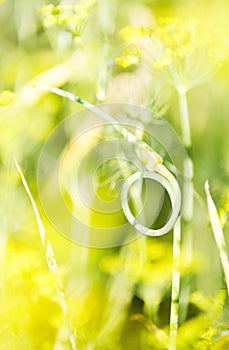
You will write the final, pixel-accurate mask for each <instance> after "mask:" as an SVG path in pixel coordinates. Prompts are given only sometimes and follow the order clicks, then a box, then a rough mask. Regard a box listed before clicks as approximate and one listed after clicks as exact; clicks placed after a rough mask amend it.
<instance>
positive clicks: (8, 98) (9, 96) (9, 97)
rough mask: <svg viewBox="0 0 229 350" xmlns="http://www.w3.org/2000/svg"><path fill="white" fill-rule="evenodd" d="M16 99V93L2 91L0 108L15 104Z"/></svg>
mask: <svg viewBox="0 0 229 350" xmlns="http://www.w3.org/2000/svg"><path fill="white" fill-rule="evenodd" d="M16 99H17V94H16V93H14V92H12V91H10V90H4V91H2V92H1V93H0V106H8V105H9V104H11V103H13V102H15V101H16Z"/></svg>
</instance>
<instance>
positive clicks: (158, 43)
mask: <svg viewBox="0 0 229 350" xmlns="http://www.w3.org/2000/svg"><path fill="white" fill-rule="evenodd" d="M120 34H121V36H122V38H123V39H124V40H125V42H126V44H127V48H126V49H125V50H124V52H123V55H122V56H121V58H118V59H117V62H118V63H119V64H120V65H121V66H122V67H128V66H129V65H131V64H136V63H138V62H140V60H141V62H142V64H143V65H145V66H147V67H148V68H149V70H150V71H151V72H153V74H154V75H158V77H159V78H160V79H164V80H166V82H167V83H169V84H170V85H173V86H175V87H176V88H179V87H180V86H182V87H184V88H185V89H186V90H188V89H190V88H192V87H193V86H196V85H199V84H200V83H202V82H203V81H205V80H206V79H207V78H208V77H209V76H210V75H211V74H212V73H213V72H214V71H215V69H216V68H217V66H219V64H221V63H222V62H223V61H225V60H226V59H228V57H229V39H228V38H229V36H228V35H227V31H225V30H215V29H214V32H213V31H211V30H210V29H209V28H205V27H204V25H203V23H202V22H201V21H198V20H197V19H190V20H185V21H184V20H183V19H181V18H176V17H166V18H161V19H159V21H158V25H157V27H156V28H142V27H131V26H128V27H126V28H124V29H122V30H121V32H120ZM134 49H135V50H134Z"/></svg>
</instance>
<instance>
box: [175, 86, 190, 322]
mask: <svg viewBox="0 0 229 350" xmlns="http://www.w3.org/2000/svg"><path fill="white" fill-rule="evenodd" d="M177 93H178V99H179V109H180V121H181V131H182V141H183V143H184V146H185V149H186V151H187V153H188V158H187V160H185V162H184V177H185V184H184V190H183V198H184V200H185V201H187V203H185V205H186V208H185V212H184V214H183V224H184V235H183V249H184V253H185V257H186V262H187V264H191V262H192V259H193V251H192V250H193V227H192V223H193V206H194V205H193V199H194V187H193V162H192V159H191V157H190V151H191V146H192V142H191V130H190V121H189V110H188V102H187V95H186V90H185V88H184V87H178V88H177ZM189 295H190V284H189V283H186V285H184V286H183V287H182V290H181V295H180V305H181V308H180V322H181V323H183V322H184V321H185V319H186V317H187V312H188V304H189Z"/></svg>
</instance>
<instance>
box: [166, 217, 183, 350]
mask: <svg viewBox="0 0 229 350" xmlns="http://www.w3.org/2000/svg"><path fill="white" fill-rule="evenodd" d="M180 253H181V223H180V217H179V218H178V219H177V222H176V224H175V226H174V228H173V272H172V296H171V311H170V337H169V350H176V344H177V331H178V323H179V322H178V321H179V295H180Z"/></svg>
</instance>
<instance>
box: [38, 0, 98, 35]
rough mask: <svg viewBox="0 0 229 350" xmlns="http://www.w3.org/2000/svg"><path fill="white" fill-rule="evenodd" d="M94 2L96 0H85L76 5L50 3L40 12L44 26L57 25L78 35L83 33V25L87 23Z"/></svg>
mask: <svg viewBox="0 0 229 350" xmlns="http://www.w3.org/2000/svg"><path fill="white" fill-rule="evenodd" d="M94 4H95V0H85V1H82V2H80V3H77V4H76V5H75V6H72V5H65V6H63V5H58V6H54V5H53V4H49V5H47V6H44V7H42V8H41V9H40V13H41V15H42V17H43V23H44V26H46V27H50V26H53V25H57V26H58V27H60V29H62V30H65V31H67V32H70V33H71V34H72V35H73V36H74V37H76V36H79V35H80V34H81V32H82V29H83V25H84V24H85V23H86V21H87V19H88V17H89V14H90V11H91V9H92V7H93V6H94Z"/></svg>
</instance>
